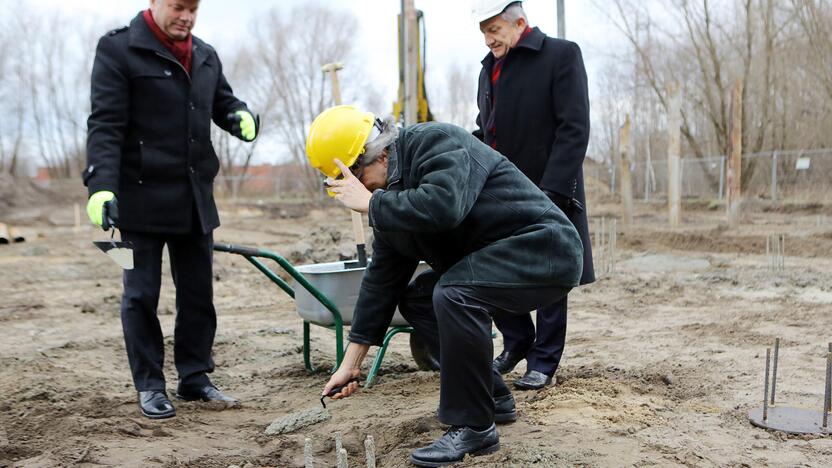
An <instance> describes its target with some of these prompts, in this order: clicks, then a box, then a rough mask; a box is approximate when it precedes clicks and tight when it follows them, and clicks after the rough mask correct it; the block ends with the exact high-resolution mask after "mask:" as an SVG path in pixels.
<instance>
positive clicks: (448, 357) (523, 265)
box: [307, 106, 582, 466]
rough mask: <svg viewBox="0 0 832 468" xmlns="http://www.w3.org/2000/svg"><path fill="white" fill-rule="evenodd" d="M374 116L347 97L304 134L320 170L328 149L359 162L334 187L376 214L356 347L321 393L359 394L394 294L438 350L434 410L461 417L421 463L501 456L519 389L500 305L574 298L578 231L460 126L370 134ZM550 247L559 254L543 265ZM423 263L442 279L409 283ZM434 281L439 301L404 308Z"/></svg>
mask: <svg viewBox="0 0 832 468" xmlns="http://www.w3.org/2000/svg"><path fill="white" fill-rule="evenodd" d="M373 120H374V119H373V117H372V115H371V114H364V113H360V112H358V111H355V110H354V109H353V108H351V107H350V106H341V107H335V108H332V109H329V110H327V111H324V113H322V114H321V115H320V116H319V117H318V118H317V119H316V120H315V122H313V124H312V127H311V130H310V136H309V139H308V140H307V153H308V155H309V156H310V160H311V161H312V163H313V165H315V166H316V167H319V168H321V167H324V166H326V165H327V161H326V159H327V158H328V159H329V160H330V161H331V160H332V158H339V159H343V160H344V161H346V164H347V165H349V166H350V168H348V167H347V166H346V165H345V164H343V163H341V161H335V164H336V165H337V168H338V171H337V172H338V173H340V174H343V175H344V177H343V178H341V179H337V180H336V179H333V178H332V177H330V178H329V179H327V184H328V185H329V186H330V190H331V191H332V192H333V194H334V196H335V199H336V200H338V201H340V202H341V203H343V204H344V205H345V206H347V207H348V208H350V209H353V210H355V211H359V212H363V213H369V219H370V224H371V225H372V227H373V232H374V240H373V259H372V262H371V263H370V264H369V266H368V267H367V269H366V271H365V273H364V277H363V279H362V282H361V288H360V291H359V295H358V302H357V304H356V308H355V313H354V316H353V321H352V327H351V329H350V333H349V337H348V339H349V342H350V344H349V346H348V347H347V350H346V353H345V356H344V360H343V362H342V364H341V366H340V368H339V369H338V370H337V371H336V372H335V374H333V376H332V378H331V379H330V380H329V382H328V383H327V384H326V386H325V387H324V390H323V394H324V395H326V394H329V393H330V392H331V391H333V390H335V391H336V394H335V395H334V398H342V397H345V396H349V395H351V394H352V393H353V392H355V391H356V389H357V384H356V383H355V382H354V381H353V379H356V378H357V377H358V376H359V374H360V366H361V362H362V361H363V359H364V357H365V356H366V354H367V350H368V349H369V347H370V346H371V345H376V346H377V345H381V344H382V340H383V338H384V335H385V332H386V330H387V328H388V327H389V326H390V321H391V319H392V317H393V314H394V312H395V310H396V306H397V305H398V306H399V308H400V310H401V311H402V314H403V315H404V317H405V318H406V319H407V320H408V322H409V323H410V324H411V325H412V326H413V327H414V328H416V331H417V332H418V333H419V334H420V335H421V336H422V338H423V339H425V340H426V341H427V342H428V343H429V345H430V347H431V348H432V349H437V348H438V349H439V352H440V360H439V361H440V400H439V413H438V416H439V419H440V420H441V421H442V422H443V423H445V424H448V425H449V426H451V428H450V430H448V432H447V433H446V434H445V435H444V436H443V437H442V438H440V439H438V440H437V441H436V442H434V443H433V444H431V445H429V446H427V447H423V448H420V449H417V450H416V451H414V452H413V454H412V455H411V458H410V460H411V462H413V463H414V464H416V465H418V466H442V465H446V464H452V463H454V462H457V461H460V460H461V459H462V458H463V457H464V456H465V455H466V454H472V455H481V454H486V453H491V452H493V451H496V450H498V449H499V436H498V434H497V430H496V427H495V426H494V423H495V422H508V421H512V420H514V419H516V412H515V407H514V399H513V397H512V396H511V392H510V391H509V389H508V387H506V385H505V383H503V380H502V378H501V377H500V375H499V374H497V373H495V372H494V370H493V369H492V366H491V359H492V357H493V347H492V339H491V316H492V315H493V314H495V313H527V312H528V311H529V310H531V309H534V308H536V307H542V306H546V305H548V304H550V303H552V302H555V301H558V300H560V299H561V298H562V297H564V296H565V295H566V293H567V292H568V291H569V290H570V289H571V288H572V287H573V286H576V285H577V284H578V280H579V278H580V275H581V270H582V260H581V257H582V248H581V243H580V238H579V236H578V233H577V231H576V230H575V228H574V226H572V224H571V223H570V222H569V220H568V219H567V218H566V216H565V215H564V214H563V213H562V212H561V211H560V210H559V209H558V208H557V207H556V206H555V205H554V204H553V203H552V202H551V200H549V198H548V197H546V195H544V194H543V192H541V191H540V189H538V188H537V187H536V186H535V185H534V184H533V183H531V181H529V179H528V178H526V177H525V176H524V175H523V174H522V173H521V172H520V171H519V170H517V168H516V167H515V166H514V165H513V164H511V163H510V162H509V161H508V160H507V159H506V158H505V157H504V156H502V155H500V154H499V153H497V152H496V151H494V150H493V149H491V148H489V147H488V146H486V145H484V144H482V143H481V142H480V141H479V140H477V139H476V138H474V137H473V136H472V135H471V134H470V133H468V132H466V131H465V130H463V129H462V128H459V127H456V126H453V125H449V124H441V123H424V124H417V125H412V126H410V127H407V128H405V129H401V130H399V129H397V128H396V127H395V125H393V122H392V119H390V120H388V121H387V122H386V123H383V124H382V123H378V126H379V127H380V134H379V135H378V137H376V138H373V139H371V140H370V141H369V142H368V143H365V144H362V142H366V141H367V139H368V135H369V128H368V127H369V126H372V125H373ZM356 121H357V122H359V125H354V124H353V123H354V122H356ZM351 122H353V123H351ZM336 140H337V141H338V142H336V143H334V144H333V142H335V141H336ZM339 142H340V143H339ZM330 168H332V166H330ZM322 170H323V171H324V172H325V173H328V174H329V175H330V176H333V175H334V174H335V171H333V170H324V169H322ZM351 171H352V172H351ZM541 251H551V252H554V253H555V254H553V255H551V256H549V257H548V258H547V259H546V261H545V262H541V261H540V260H539V252H541ZM420 260H423V261H425V262H426V263H428V265H430V267H431V268H432V271H431V272H430V273H429V274H428V275H430V276H431V277H432V279H431V280H430V281H420V280H424V279H425V278H426V275H425V274H423V275H422V276H420V277H419V278H417V280H416V281H414V282H413V283H411V284H410V285H408V282H409V280H410V278H411V277H412V276H413V273H414V271H415V270H416V267H417V265H418V263H419V261H420ZM425 283H431V284H430V285H429V286H427V289H428V294H429V295H430V296H431V298H432V301H431V302H432V304H430V305H431V307H428V308H427V309H422V310H414V309H413V308H410V307H406V306H405V305H404V304H405V303H406V302H407V300H408V297H409V296H411V292H413V290H414V289H424V288H426V284H425ZM342 385H345V387H344V388H343V389H341V390H337V388H336V387H339V386H342Z"/></svg>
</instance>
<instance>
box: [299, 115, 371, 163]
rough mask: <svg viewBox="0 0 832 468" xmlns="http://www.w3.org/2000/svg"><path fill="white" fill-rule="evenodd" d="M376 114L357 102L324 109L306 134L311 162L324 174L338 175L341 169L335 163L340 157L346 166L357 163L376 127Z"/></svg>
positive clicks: (307, 149) (308, 155) (307, 154)
mask: <svg viewBox="0 0 832 468" xmlns="http://www.w3.org/2000/svg"><path fill="white" fill-rule="evenodd" d="M373 122H375V116H374V115H373V114H372V113H370V112H361V111H359V110H358V109H356V108H355V107H354V106H335V107H330V108H329V109H327V110H325V111H323V112H321V113H320V114H319V115H318V116H317V117H315V120H313V121H312V126H311V127H309V136H308V137H307V138H306V156H307V157H308V158H309V164H311V165H312V167H314V168H315V169H317V170H319V171H321V172H323V173H324V174H325V175H327V176H329V177H332V178H336V177H338V176H339V175H340V174H341V170H340V169H338V166H336V165H335V160H336V159H340V160H341V162H343V163H344V165H346V166H347V167H349V166H352V165H353V164H355V160H356V159H358V156H360V155H361V154H362V153H364V144H365V143H366V142H367V138H368V137H369V136H370V131H371V130H372V129H373Z"/></svg>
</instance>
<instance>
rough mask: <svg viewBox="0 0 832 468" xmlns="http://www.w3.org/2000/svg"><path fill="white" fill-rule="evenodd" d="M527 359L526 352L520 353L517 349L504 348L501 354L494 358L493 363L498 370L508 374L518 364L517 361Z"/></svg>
mask: <svg viewBox="0 0 832 468" xmlns="http://www.w3.org/2000/svg"><path fill="white" fill-rule="evenodd" d="M523 359H526V353H519V352H515V351H509V350H507V349H504V350H503V352H502V353H500V355H499V356H497V357H496V358H495V359H494V362H493V363H492V365H493V366H494V368H495V369H497V372H499V373H501V374H508V373H509V372H511V371H512V369H514V367H515V366H517V363H518V362H520V361H522V360H523Z"/></svg>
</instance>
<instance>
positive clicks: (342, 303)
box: [214, 243, 433, 388]
mask: <svg viewBox="0 0 832 468" xmlns="http://www.w3.org/2000/svg"><path fill="white" fill-rule="evenodd" d="M214 251H216V252H228V253H231V254H236V255H240V256H242V257H243V258H245V259H246V260H248V261H249V262H250V263H251V264H252V265H254V266H255V267H256V268H257V269H258V270H260V272H262V273H263V274H264V275H266V276H267V277H268V278H269V279H270V280H271V281H272V282H273V283H274V284H276V285H277V286H278V287H279V288H280V289H282V290H283V291H284V292H285V293H286V294H288V295H289V296H290V297H292V298H293V299H294V300H295V305H296V308H297V312H298V315H300V317H301V318H302V319H303V363H304V366H305V367H306V370H307V371H308V372H310V373H312V372H315V367H314V366H313V365H312V358H311V356H310V355H311V346H310V336H311V325H317V326H320V327H324V328H329V329H331V330H334V331H335V368H336V369H337V368H338V367H339V366H340V365H341V361H342V360H343V359H344V349H345V348H344V326H346V325H350V324H351V323H352V315H353V310H354V308H355V303H356V301H357V299H358V289H359V286H360V284H361V277H362V276H363V274H364V268H363V267H360V266H358V262H356V261H352V262H332V263H318V264H313V265H301V266H298V267H295V266H293V265H292V264H291V263H290V262H289V261H288V260H286V259H285V258H284V257H282V256H280V255H278V254H276V253H274V252H270V251H268V250H264V249H259V248H255V247H246V246H241V245H232V244H222V243H216V244H214ZM262 259H269V260H272V261H274V262H275V263H277V264H278V266H280V268H282V269H283V270H284V271H286V273H288V274H289V276H291V277H292V280H293V281H292V284H291V285H290V284H289V283H288V282H286V281H285V280H283V278H281V277H280V276H278V275H277V274H276V273H275V272H274V271H272V270H271V269H270V268H269V267H268V266H267V265H266V264H264V263H263V260H262ZM427 268H428V267H427V265H425V264H424V263H420V264H419V268H418V269H417V270H416V273H415V274H419V273H421V272H422V271H424V270H426V269H427ZM414 276H415V275H414ZM330 297H335V298H336V299H335V300H332V299H330ZM412 332H413V328H412V327H410V326H409V325H408V324H407V321H405V320H404V318H403V317H402V316H401V314H400V313H399V312H398V311H396V314H395V316H394V317H393V321H392V322H391V328H390V329H389V330H388V331H387V334H386V335H385V336H384V341H383V343H382V346H381V348H380V349H379V350H378V353H377V354H376V357H375V360H374V361H373V365H372V367H371V368H370V372H369V373H368V374H367V380H366V383H365V384H364V387H365V388H370V387H372V386H373V383H374V382H375V379H376V376H377V375H378V371H379V368H380V367H381V363H382V361H383V360H384V355H385V353H386V352H387V348H388V346H389V345H390V341H391V340H392V339H393V337H394V336H396V335H397V334H399V333H410V334H411V335H410V350H411V354H412V356H413V360H414V361H415V362H416V365H417V367H418V368H419V369H421V370H433V367H432V366H431V360H430V358H429V357H428V352H427V350H426V348H425V346H424V344H423V343H422V342H421V340H419V339H418V337H417V336H416V335H413V334H412Z"/></svg>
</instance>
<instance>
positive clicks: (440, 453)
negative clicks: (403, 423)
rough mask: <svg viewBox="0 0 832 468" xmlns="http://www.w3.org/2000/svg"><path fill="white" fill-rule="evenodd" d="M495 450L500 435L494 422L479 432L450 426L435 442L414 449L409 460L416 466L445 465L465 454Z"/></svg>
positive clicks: (497, 446) (485, 453) (454, 461)
mask: <svg viewBox="0 0 832 468" xmlns="http://www.w3.org/2000/svg"><path fill="white" fill-rule="evenodd" d="M497 450H500V436H499V435H498V434H497V426H495V425H494V424H492V425H491V427H489V428H488V429H486V430H484V431H481V432H480V431H475V430H473V429H471V428H470V427H466V426H451V428H450V429H448V432H446V433H445V435H443V436H442V437H440V438H439V439H438V440H437V441H436V442H434V443H432V444H430V445H428V446H427V447H422V448H419V449H416V450H414V451H413V453H412V454H410V462H411V463H413V464H414V465H416V466H429V467H435V466H446V465H453V464H454V463H457V462H459V461H462V459H463V458H465V455H467V454H470V455H471V456H475V457H476V456H478V455H488V454H489V453H494V452H496V451H497Z"/></svg>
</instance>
